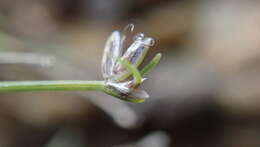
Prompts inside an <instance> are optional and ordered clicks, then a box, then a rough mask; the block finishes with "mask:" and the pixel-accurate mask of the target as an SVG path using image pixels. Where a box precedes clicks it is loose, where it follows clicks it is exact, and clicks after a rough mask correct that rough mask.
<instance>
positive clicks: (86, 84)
mask: <svg viewBox="0 0 260 147" xmlns="http://www.w3.org/2000/svg"><path fill="white" fill-rule="evenodd" d="M104 89H105V82H104V81H10V82H9V81H6V82H0V92H19V91H20V92H21V91H70V90H73V91H85V90H95V91H104Z"/></svg>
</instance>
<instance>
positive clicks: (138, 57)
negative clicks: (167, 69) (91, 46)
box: [101, 25, 154, 99]
mask: <svg viewBox="0 0 260 147" xmlns="http://www.w3.org/2000/svg"><path fill="white" fill-rule="evenodd" d="M129 26H130V28H131V31H132V30H133V27H134V26H133V25H128V27H127V28H129ZM125 38H126V36H125V35H124V33H120V32H119V31H114V32H113V33H112V34H111V35H110V37H109V38H108V40H107V42H106V45H105V49H104V54H103V59H102V67H101V68H102V75H103V77H104V79H105V81H106V86H107V89H108V91H113V92H115V93H116V94H117V95H118V96H119V97H120V98H122V97H127V98H130V99H131V98H133V99H145V98H148V97H149V95H148V94H147V93H146V92H145V91H144V90H140V89H138V87H139V85H140V83H142V82H143V81H144V80H145V78H142V80H141V81H140V83H136V82H135V80H134V77H133V76H132V75H131V74H132V73H131V72H130V71H129V69H127V68H126V67H125V66H124V65H123V64H122V62H120V60H121V61H128V63H130V64H131V65H133V66H134V67H135V68H138V66H139V65H140V64H141V63H142V61H143V59H144V57H145V55H146V53H147V51H148V50H149V48H150V47H151V46H153V45H154V40H153V39H152V38H150V37H145V35H144V34H143V33H138V34H137V35H136V36H135V37H134V41H133V43H132V44H131V45H130V46H129V47H128V49H127V50H126V51H125V53H123V43H124V41H125ZM110 94H111V93H110Z"/></svg>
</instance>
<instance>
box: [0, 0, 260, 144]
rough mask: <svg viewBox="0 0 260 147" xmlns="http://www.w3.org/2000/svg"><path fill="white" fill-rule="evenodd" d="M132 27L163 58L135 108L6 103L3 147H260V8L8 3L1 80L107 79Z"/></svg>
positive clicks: (14, 96)
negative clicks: (105, 63) (110, 53)
mask: <svg viewBox="0 0 260 147" xmlns="http://www.w3.org/2000/svg"><path fill="white" fill-rule="evenodd" d="M129 23H134V24H135V26H136V29H135V32H144V33H145V34H146V35H148V36H151V37H153V38H155V39H156V45H155V46H154V47H153V48H152V49H151V50H150V52H149V55H148V59H151V57H152V56H153V55H155V53H157V52H162V54H163V58H162V61H161V62H160V64H159V65H158V67H156V69H155V70H154V71H152V72H151V73H150V74H149V76H148V80H147V81H146V82H145V84H144V88H145V89H147V91H148V93H149V94H150V95H151V98H150V99H149V100H147V101H146V102H144V103H142V104H130V103H127V102H123V101H120V100H118V99H115V98H112V97H110V96H108V95H105V94H103V93H98V92H32V93H29V92H27V93H1V94H0V97H1V98H0V146H1V147H170V146H173V147H259V146H260V139H259V136H260V117H259V116H260V107H259V104H260V64H259V63H260V2H259V1H257V0H219V1H210V0H208V1H207V0H0V50H1V51H0V66H1V72H0V78H1V80H51V79H52V80H101V79H102V77H101V72H100V62H101V57H102V52H103V47H104V44H105V41H106V39H107V37H108V36H109V35H110V33H111V32H112V31H113V30H115V29H116V30H122V29H123V28H124V26H126V25H127V24H129Z"/></svg>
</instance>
